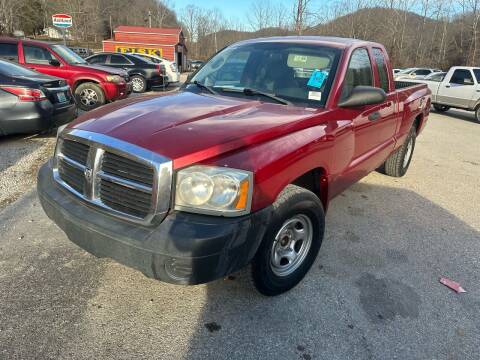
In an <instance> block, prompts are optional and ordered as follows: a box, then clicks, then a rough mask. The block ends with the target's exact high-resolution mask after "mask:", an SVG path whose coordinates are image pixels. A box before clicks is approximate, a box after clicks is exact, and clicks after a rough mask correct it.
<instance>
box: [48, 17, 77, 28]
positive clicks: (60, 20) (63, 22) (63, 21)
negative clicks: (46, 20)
mask: <svg viewBox="0 0 480 360" xmlns="http://www.w3.org/2000/svg"><path fill="white" fill-rule="evenodd" d="M52 23H53V26H56V27H59V28H63V29H67V28H69V27H72V17H71V16H70V15H67V14H54V15H52Z"/></svg>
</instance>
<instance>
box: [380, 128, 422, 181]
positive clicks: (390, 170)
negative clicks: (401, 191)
mask: <svg viewBox="0 0 480 360" xmlns="http://www.w3.org/2000/svg"><path fill="white" fill-rule="evenodd" d="M416 136H417V133H416V131H415V127H412V128H411V129H410V132H409V134H408V136H407V138H406V139H405V142H404V143H403V145H402V146H400V148H398V149H397V150H396V151H395V152H394V153H393V154H392V155H390V156H389V157H388V159H387V160H386V161H385V163H384V164H383V166H382V168H381V169H382V170H383V173H385V174H386V175H389V176H393V177H402V176H403V175H405V174H406V173H407V170H408V167H409V166H410V162H411V161H412V156H413V150H414V149H415V140H416Z"/></svg>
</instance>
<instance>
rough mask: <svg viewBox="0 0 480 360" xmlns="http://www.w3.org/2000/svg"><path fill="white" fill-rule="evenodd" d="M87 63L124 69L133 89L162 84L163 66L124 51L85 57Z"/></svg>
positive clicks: (141, 89)
mask: <svg viewBox="0 0 480 360" xmlns="http://www.w3.org/2000/svg"><path fill="white" fill-rule="evenodd" d="M85 60H86V61H88V63H89V64H95V65H105V66H109V67H114V68H119V69H124V70H125V71H127V72H128V75H129V76H130V79H131V80H132V87H133V91H134V92H137V93H142V92H145V91H147V90H148V89H151V88H153V87H160V86H164V85H166V84H165V78H166V76H165V67H164V66H163V65H161V64H154V63H153V62H151V61H149V60H145V59H143V58H141V57H139V56H136V55H132V54H125V53H115V52H112V53H110V52H103V53H98V54H95V55H92V56H89V57H88V58H86V59H85Z"/></svg>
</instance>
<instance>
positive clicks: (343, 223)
mask: <svg viewBox="0 0 480 360" xmlns="http://www.w3.org/2000/svg"><path fill="white" fill-rule="evenodd" d="M479 139H480V124H477V123H474V122H473V116H472V114H469V113H465V112H459V111H451V112H448V113H447V114H435V113H433V114H432V115H431V117H430V120H429V123H428V125H427V128H426V129H425V131H424V133H423V134H422V135H421V136H420V137H419V138H418V141H417V146H416V149H415V153H414V158H413V162H412V164H411V167H410V169H409V172H408V173H407V175H406V176H405V177H404V178H400V179H394V178H390V177H387V176H384V175H380V174H378V173H372V174H371V175H369V176H368V177H366V178H365V179H364V180H362V181H361V182H360V183H358V184H356V185H354V186H353V187H352V188H351V189H349V190H348V191H346V192H345V193H344V194H342V195H341V196H339V197H337V198H336V199H335V200H334V201H333V202H332V204H331V208H330V209H329V212H328V214H327V220H326V224H327V228H326V237H325V239H324V242H323V245H322V248H321V250H320V255H319V257H318V259H317V261H316V263H315V264H314V266H313V268H312V269H311V271H310V272H309V274H308V275H307V276H306V278H305V279H304V281H303V282H302V283H301V284H300V285H299V286H297V287H296V288H295V289H293V290H292V291H290V292H288V293H286V294H284V295H281V296H278V297H274V298H267V297H263V296H261V295H259V294H257V293H256V292H255V290H254V289H253V287H252V286H251V284H250V281H249V276H248V271H246V270H245V271H241V272H239V273H237V274H235V275H234V276H233V277H231V278H230V279H226V280H219V281H215V282H213V283H209V284H206V285H198V286H189V287H185V286H175V285H169V284H165V283H161V282H158V281H155V280H151V279H148V278H146V277H144V276H143V275H142V274H141V273H139V272H137V271H135V270H131V269H128V268H126V267H123V266H122V265H119V264H116V263H115V262H113V261H111V260H109V259H97V258H95V257H93V256H92V255H89V254H87V253H86V252H84V251H83V250H81V249H80V248H78V247H77V246H75V245H73V244H72V243H71V242H69V241H68V239H67V238H66V237H65V235H64V234H63V233H62V232H61V231H60V230H59V228H58V227H57V226H56V225H54V224H53V223H52V222H51V221H49V220H48V219H47V217H46V216H45V214H44V213H43V211H42V209H41V207H40V205H39V202H38V199H37V197H36V193H35V190H34V189H32V190H29V191H28V192H26V193H25V195H23V196H21V197H20V198H19V199H18V200H16V201H15V202H14V203H12V204H10V205H8V206H6V207H5V208H3V210H0V233H1V236H0V359H31V358H37V359H94V358H96V359H133V358H152V359H153V358H155V359H304V360H308V359H329V360H330V359H437V360H440V359H449V360H450V359H462V360H464V359H478V358H479V355H478V350H479V349H480V281H479V280H480V260H479V254H480V186H479V179H480V145H479ZM0 176H2V173H0ZM441 276H447V277H449V278H451V279H453V280H455V281H458V282H460V283H461V285H462V286H463V287H464V288H465V289H466V290H467V292H466V293H465V294H456V293H454V292H453V291H451V290H450V289H448V288H446V287H445V286H443V285H441V284H440V283H439V278H440V277H441Z"/></svg>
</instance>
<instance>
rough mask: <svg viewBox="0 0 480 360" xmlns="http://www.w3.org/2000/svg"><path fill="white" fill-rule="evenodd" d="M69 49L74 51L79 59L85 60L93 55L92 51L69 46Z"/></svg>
mask: <svg viewBox="0 0 480 360" xmlns="http://www.w3.org/2000/svg"><path fill="white" fill-rule="evenodd" d="M70 49H71V50H72V51H74V52H75V53H76V54H78V55H79V56H80V57H81V58H83V59H84V58H86V57H88V56H90V55H93V51H92V50H90V49H87V48H83V47H72V46H70Z"/></svg>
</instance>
